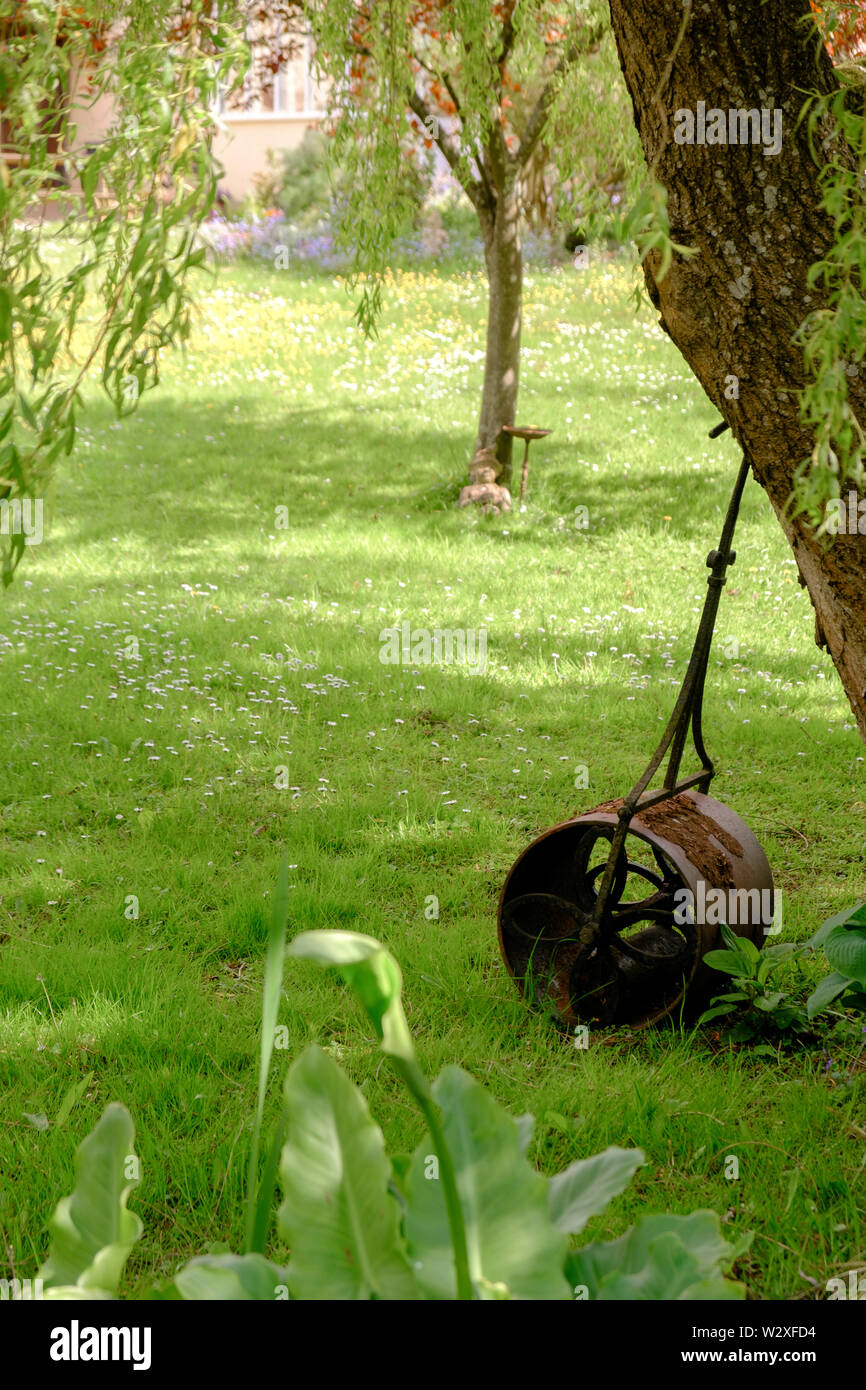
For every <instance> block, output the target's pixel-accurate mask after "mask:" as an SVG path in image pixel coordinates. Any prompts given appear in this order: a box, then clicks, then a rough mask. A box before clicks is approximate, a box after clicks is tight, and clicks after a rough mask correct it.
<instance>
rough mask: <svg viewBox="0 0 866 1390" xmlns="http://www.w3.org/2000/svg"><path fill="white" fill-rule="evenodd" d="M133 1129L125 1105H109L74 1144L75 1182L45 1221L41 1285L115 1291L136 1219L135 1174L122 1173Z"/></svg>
mask: <svg viewBox="0 0 866 1390" xmlns="http://www.w3.org/2000/svg"><path fill="white" fill-rule="evenodd" d="M134 1139H135V1129H134V1126H133V1123H132V1117H131V1116H130V1113H129V1111H128V1110H127V1109H126V1106H125V1105H119V1104H117V1103H116V1102H114V1103H112V1104H111V1105H109V1106H108V1107H107V1108H106V1110H105V1113H104V1114H103V1115H102V1117H101V1119H100V1120H99V1121H98V1123H97V1124H96V1126H95V1128H94V1129H93V1130H92V1131H91V1132H90V1134H88V1136H87V1138H86V1139H85V1140H83V1141H82V1143H81V1144H79V1146H78V1152H77V1154H76V1156H75V1187H74V1189H73V1192H72V1195H71V1196H69V1197H64V1198H63V1199H62V1200H61V1201H60V1202H58V1204H57V1208H56V1210H55V1212H54V1215H53V1217H52V1218H51V1221H50V1223H49V1228H50V1230H51V1237H52V1239H51V1248H50V1250H49V1254H48V1259H47V1261H46V1262H45V1264H44V1265H43V1266H42V1268H41V1269H40V1271H39V1276H40V1278H41V1279H43V1280H44V1282H45V1286H46V1288H51V1287H52V1286H56V1285H62V1284H77V1285H78V1286H79V1287H80V1288H83V1289H90V1290H99V1289H102V1290H104V1291H105V1292H106V1293H108V1294H115V1293H116V1292H117V1286H118V1283H119V1281H120V1276H121V1273H122V1271H123V1266H124V1264H125V1263H126V1260H127V1257H128V1255H129V1252H130V1250H131V1249H132V1247H133V1245H134V1244H135V1242H136V1241H137V1240H138V1238H139V1236H140V1235H141V1230H142V1226H141V1221H140V1220H139V1218H138V1217H137V1216H136V1215H135V1214H134V1213H133V1212H131V1211H128V1210H127V1207H126V1202H127V1198H128V1196H129V1193H130V1192H131V1191H132V1189H133V1187H134V1186H135V1184H136V1182H137V1179H130V1178H129V1177H127V1171H128V1168H129V1162H130V1160H131V1159H132V1158H133V1157H134V1155H133V1148H132V1146H133V1142H134Z"/></svg>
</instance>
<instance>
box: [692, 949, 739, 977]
mask: <svg viewBox="0 0 866 1390" xmlns="http://www.w3.org/2000/svg"><path fill="white" fill-rule="evenodd" d="M703 964H704V965H711V966H712V967H713V969H714V970H721V971H722V972H723V973H724V974H725V975H745V974H747V973H748V962H747V961H746V960H745V959H744V958H743V957H742V956H740V955H737V954H736V953H735V952H734V951H707V954H706V955H705V956H704V957H703Z"/></svg>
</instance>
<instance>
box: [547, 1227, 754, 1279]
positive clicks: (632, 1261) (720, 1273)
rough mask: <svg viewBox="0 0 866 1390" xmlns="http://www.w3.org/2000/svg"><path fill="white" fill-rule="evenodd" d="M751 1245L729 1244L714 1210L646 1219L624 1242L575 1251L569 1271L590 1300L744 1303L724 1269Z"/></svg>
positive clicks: (747, 1240) (747, 1239)
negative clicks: (671, 1300) (723, 1301)
mask: <svg viewBox="0 0 866 1390" xmlns="http://www.w3.org/2000/svg"><path fill="white" fill-rule="evenodd" d="M750 1241H751V1236H746V1237H743V1238H742V1239H741V1240H740V1241H739V1242H738V1243H737V1244H734V1245H731V1244H729V1243H728V1241H726V1240H725V1238H724V1236H723V1235H722V1233H721V1229H720V1224H719V1218H718V1215H717V1214H716V1212H714V1211H694V1212H691V1213H690V1214H689V1215H688V1216H676V1215H673V1214H670V1213H664V1214H659V1215H652V1216H643V1217H641V1219H640V1221H638V1222H637V1223H636V1224H635V1225H634V1226H632V1227H630V1228H629V1230H627V1231H626V1233H625V1235H623V1236H620V1238H619V1240H610V1241H594V1242H593V1243H592V1244H590V1245H586V1246H584V1248H583V1249H582V1250H575V1251H572V1252H571V1253H570V1254H569V1256H568V1261H567V1273H568V1278H569V1282H570V1283H571V1285H572V1287H573V1288H581V1289H585V1290H586V1291H587V1293H586V1296H587V1297H589V1298H590V1299H602V1300H622V1301H633V1300H647V1299H652V1300H656V1299H675V1300H696V1299H699V1300H706V1299H740V1298H745V1296H746V1290H745V1287H744V1286H743V1285H742V1284H738V1283H735V1282H734V1281H733V1280H731V1279H726V1278H725V1270H726V1269H728V1268H730V1265H731V1264H732V1263H733V1261H734V1260H735V1259H736V1258H737V1257H738V1256H739V1255H741V1254H742V1253H743V1251H744V1250H746V1249H747V1248H748V1246H749V1244H750Z"/></svg>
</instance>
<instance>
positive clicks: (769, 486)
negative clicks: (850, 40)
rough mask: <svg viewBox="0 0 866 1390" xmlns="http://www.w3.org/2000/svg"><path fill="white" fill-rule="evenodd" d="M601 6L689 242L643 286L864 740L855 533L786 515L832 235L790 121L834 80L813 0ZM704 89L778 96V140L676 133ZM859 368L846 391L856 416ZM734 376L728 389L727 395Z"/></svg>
mask: <svg viewBox="0 0 866 1390" xmlns="http://www.w3.org/2000/svg"><path fill="white" fill-rule="evenodd" d="M687 10H688V19H687V23H686V25H685V32H684V35H683V40H682V43H681V45H680V47H679V49H678V50H677V52H676V53H675V54H674V53H673V50H674V47H675V42H676V36H677V34H678V32H679V30H680V25H681V24H682V23H683V19H684V16H685V15H686V13H687ZM610 11H611V19H612V21H613V28H614V34H615V36H616V42H617V47H618V50H619V57H620V64H621V66H622V70H623V74H624V76H625V80H626V83H627V85H628V89H629V92H630V94H631V98H632V103H633V106H634V116H635V123H636V125H637V129H638V133H639V135H640V138H641V142H642V144H643V148H644V153H645V155H646V158H647V162H648V163H649V165H650V166H651V167H653V166H654V167H655V170H656V175H657V177H658V179H659V180H660V182H661V183H662V184H663V185H664V186H665V188H666V189H667V190H668V210H669V214H670V222H671V233H672V236H673V238H674V240H675V241H678V242H680V243H683V244H685V245H689V246H694V247H697V248H698V250H699V253H700V254H699V255H698V256H696V257H694V258H693V259H690V260H685V259H683V258H682V257H678V256H675V257H674V264H673V266H672V268H671V270H670V271H669V272H668V274H667V275H666V276H665V278H664V280H663V281H661V283H658V282H657V281H656V273H657V271H658V269H659V258H658V255H657V254H655V253H651V254H650V256H648V257H647V259H646V261H645V262H644V274H645V278H646V283H647V289H648V291H649V294H650V297H651V298H652V301H653V303H654V304H655V305H656V307H657V308H658V310H659V313H660V315H661V324H662V327H663V328H664V329H665V331H666V332H667V333H668V334H669V335H670V337H671V338H672V340H673V341H674V342H675V343H676V345H677V347H678V348H679V349H680V351H681V352H682V354H683V356H684V357H685V359H686V361H687V362H688V364H689V366H690V367H691V368H692V370H693V372H694V373H695V375H696V376H697V377H698V380H699V381H700V382H701V385H702V386H703V388H704V390H705V391H706V393H707V395H708V396H709V397H710V399H711V400H712V401H713V403H714V404H715V405H716V406H717V408H718V409H719V410H720V411H721V413H722V414H723V415H724V416H725V418H726V419H727V420H728V421H729V423H730V425H731V427H732V430H733V433H734V435H735V437H736V438H737V440H738V442H739V443H740V445H741V446H742V448H743V450H744V452H745V453H747V454H748V456H749V458H750V459H751V461H752V465H753V468H754V473H755V476H756V477H757V479H758V482H759V483H760V484H761V486H762V487H763V488H764V489H765V491H766V492H767V495H768V496H769V498H770V501H771V502H772V504H773V507H774V509H775V512H776V515H777V516H778V518H779V521H780V524H781V525H782V527H783V529H784V531H785V535H786V536H787V539H788V541H789V543H790V545H791V548H792V550H793V552H794V555H795V557H796V560H797V565H798V568H799V573H800V579H801V582H802V583H804V584H805V585H806V587H807V588H808V591H809V595H810V597H811V599H812V603H813V605H814V608H815V614H816V622H815V640H816V642H817V643H818V645H819V646H822V647H825V648H826V649H827V650H828V651H829V653H830V656H831V657H832V659H833V662H834V664H835V666H836V669H837V671H838V673H839V676H840V678H841V680H842V684H843V686H844V688H845V692H846V694H847V696H848V699H849V701H850V703H851V708H852V710H853V711H854V715H855V718H856V720H857V724H858V727H859V729H860V732H861V734H862V735H863V737H864V738H866V539H864V537H863V536H860V535H845V534H840V535H839V536H837V537H836V538H835V540H834V543H833V545H832V547H831V548H830V549H829V550H826V549H825V545H826V542H825V541H821V540H817V539H816V538H815V536H814V534H813V532H812V530H811V528H810V527H809V526H808V524H807V523H806V521H805V518H803V517H800V518H798V519H796V520H794V521H792V520H790V519H789V518H786V517H785V516H784V515H783V511H784V508H785V505H786V503H787V502H788V499H789V496H790V493H791V488H792V482H793V477H794V472H795V469H796V467H797V465H798V464H799V463H800V461H801V459H803V458H806V457H808V456H809V455H810V454H811V453H812V449H813V447H814V439H813V438H811V437H810V434H809V431H808V430H807V429H806V428H804V426H803V424H802V423H801V422H800V419H799V414H798V398H799V391H800V390H801V388H802V387H803V385H804V383H805V369H804V364H803V356H802V349H801V348H800V347H799V346H798V345H797V344H796V343H795V342H794V341H793V335H794V333H795V332H796V330H797V328H798V327H799V325H800V323H801V322H802V320H803V318H804V317H805V316H806V314H807V313H809V312H810V311H811V310H814V309H817V308H820V307H821V306H822V304H823V303H826V300H825V299H824V298H823V296H822V292H821V291H820V290H818V289H813V290H811V291H810V290H809V288H808V286H807V283H806V275H807V272H808V269H809V266H810V265H811V264H812V262H813V261H815V260H818V259H820V258H821V257H822V256H824V255H825V254H826V252H827V250H828V248H829V247H830V246H831V245H832V244H833V227H832V224H831V222H830V221H829V219H828V218H827V216H826V215H825V214H824V213H823V212H822V211H821V209H820V207H819V199H820V193H819V186H818V176H819V172H820V170H819V169H818V168H817V167H816V165H815V162H814V160H813V159H812V156H811V155H810V153H809V148H808V143H807V137H806V130H805V127H801V128H800V129H796V125H797V118H798V116H799V112H800V108H801V106H802V103H803V100H804V93H806V92H809V91H816V90H817V91H819V92H826V91H830V90H832V89H833V88H835V86H836V78H835V75H834V72H833V67H832V64H831V62H830V59H829V57H828V55H827V53H826V51H825V50H824V48H823V46H821V45H819V43H818V41H817V37H816V33H815V28H814V24H813V23H812V21H811V20H810V19H809V18H808V17H809V13H810V10H809V0H772V3H771V4H766V3H764V0H713V3H712V4H700V5H694V6H692V4H691V3H690V0H687V5H686V6H684V3H683V0H610ZM700 101H702V102H705V103H706V108H707V110H709V109H710V108H711V107H720V108H722V109H723V110H725V111H726V112H727V110H728V109H729V108H731V107H737V108H741V107H744V108H746V109H751V108H755V107H757V108H769V109H770V110H775V109H777V108H778V109H780V110H781V111H782V147H781V151H780V153H779V154H777V155H772V156H768V155H765V154H764V151H763V148H762V146H761V145H751V144H746V145H721V144H715V145H710V144H703V145H699V144H677V143H676V142H675V141H674V138H673V132H674V128H675V122H674V113H675V112H676V111H677V110H680V109H684V108H685V109H688V110H691V111H693V112H694V111H696V110H697V105H698V102H700ZM864 375H866V374H864V373H862V372H861V374H860V377H859V379H857V380H854V381H852V383H851V387H850V389H849V398H850V401H851V403H852V405H853V408H854V409H855V410H856V411H857V413H858V415H859V417H860V419H861V420H864V419H866V382H864ZM731 377H736V378H737V386H736V389H737V390H738V392H739V396H738V398H736V399H728V398H727V397H726V395H725V389H726V385H728V389H729V393H732V392H733V389H734V388H733V385H732V384H731V383H730V378H731ZM732 480H733V467H732ZM846 493H847V487H846V486H845V484H844V483H843V487H842V495H843V497H844V496H845V495H846Z"/></svg>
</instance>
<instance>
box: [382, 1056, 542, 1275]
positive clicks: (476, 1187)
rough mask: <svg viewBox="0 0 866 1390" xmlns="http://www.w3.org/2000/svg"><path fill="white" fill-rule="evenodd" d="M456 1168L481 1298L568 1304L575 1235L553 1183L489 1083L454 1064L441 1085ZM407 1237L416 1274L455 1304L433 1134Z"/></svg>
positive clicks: (420, 1153)
mask: <svg viewBox="0 0 866 1390" xmlns="http://www.w3.org/2000/svg"><path fill="white" fill-rule="evenodd" d="M433 1095H434V1098H435V1100H436V1102H437V1104H438V1106H439V1108H440V1111H441V1118H442V1127H443V1130H444V1134H445V1141H446V1143H447V1145H448V1148H449V1151H450V1153H451V1157H452V1159H453V1161H454V1167H455V1170H456V1179H457V1190H458V1194H459V1197H460V1205H461V1209H462V1212H463V1221H464V1225H465V1228H466V1245H467V1251H468V1256H469V1273H470V1277H471V1279H472V1283H473V1285H474V1286H475V1288H476V1290H477V1291H478V1293H479V1295H480V1296H481V1297H490V1296H493V1294H492V1292H491V1290H495V1292H496V1296H497V1297H500V1296H503V1294H502V1286H503V1285H504V1286H505V1289H506V1291H507V1295H508V1296H510V1297H512V1298H533V1299H566V1298H568V1286H567V1285H566V1283H565V1280H564V1278H563V1273H562V1267H563V1259H564V1257H565V1251H566V1248H567V1240H566V1238H565V1237H564V1236H563V1235H562V1234H561V1233H560V1232H559V1231H558V1230H557V1229H556V1227H555V1226H554V1224H553V1221H552V1219H551V1215H550V1211H549V1208H548V1196H547V1188H548V1183H547V1180H546V1179H545V1178H543V1177H541V1176H540V1174H538V1173H536V1172H535V1170H534V1169H533V1168H532V1166H531V1164H530V1163H529V1162H528V1161H527V1159H526V1157H525V1156H524V1149H523V1141H524V1135H525V1130H524V1134H522V1133H521V1127H520V1125H519V1124H518V1122H517V1121H516V1120H514V1119H513V1118H512V1117H511V1116H510V1115H509V1114H508V1112H507V1111H506V1110H503V1109H502V1107H501V1106H500V1105H497V1103H496V1101H495V1100H494V1099H493V1097H492V1096H490V1095H489V1094H488V1093H487V1092H486V1091H485V1089H484V1087H483V1086H481V1085H479V1083H478V1082H477V1081H475V1080H473V1078H472V1077H471V1076H468V1075H467V1073H466V1072H464V1071H461V1070H460V1068H459V1067H446V1068H445V1070H444V1071H443V1072H442V1074H441V1076H439V1078H438V1079H437V1080H436V1082H435V1083H434V1086H433ZM407 1201H408V1205H407V1211H406V1238H407V1240H408V1243H409V1254H410V1257H411V1259H412V1262H413V1268H414V1271H415V1277H416V1279H417V1280H418V1283H419V1284H420V1285H421V1287H422V1288H423V1289H424V1291H425V1293H426V1294H427V1295H428V1297H431V1298H455V1297H456V1294H457V1284H456V1274H455V1269H454V1256H453V1252H452V1247H451V1239H450V1235H449V1229H448V1219H447V1213H446V1206H445V1195H444V1191H443V1187H442V1181H441V1178H440V1177H439V1175H438V1167H437V1164H436V1161H435V1149H434V1148H433V1144H432V1140H431V1139H430V1137H429V1135H425V1137H424V1138H423V1139H422V1141H421V1143H420V1145H419V1146H418V1148H417V1149H416V1151H415V1154H414V1156H413V1158H412V1167H411V1170H410V1173H409V1183H408V1195H407Z"/></svg>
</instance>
